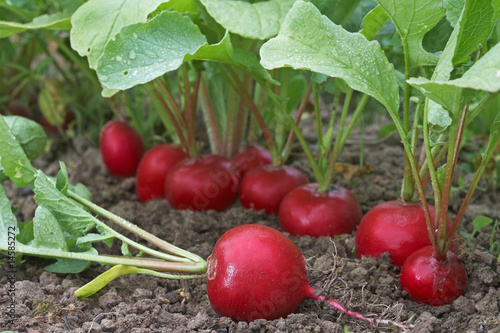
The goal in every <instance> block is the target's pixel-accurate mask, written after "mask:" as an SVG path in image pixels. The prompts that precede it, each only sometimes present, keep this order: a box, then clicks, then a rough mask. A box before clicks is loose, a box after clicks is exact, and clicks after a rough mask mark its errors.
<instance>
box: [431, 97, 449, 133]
mask: <svg viewBox="0 0 500 333" xmlns="http://www.w3.org/2000/svg"><path fill="white" fill-rule="evenodd" d="M428 109H429V115H428V116H427V121H428V122H429V123H430V124H432V125H436V126H439V127H441V128H446V127H448V126H450V125H451V122H452V120H451V116H450V112H448V111H447V110H445V109H443V108H442V107H441V106H440V105H439V104H438V103H435V102H434V103H429V106H428Z"/></svg>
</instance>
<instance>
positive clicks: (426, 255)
mask: <svg viewBox="0 0 500 333" xmlns="http://www.w3.org/2000/svg"><path fill="white" fill-rule="evenodd" d="M446 258H447V260H446V261H443V262H441V261H438V260H437V259H436V258H435V257H434V248H433V247H432V246H426V247H423V248H421V249H419V250H418V251H415V252H414V253H413V254H412V255H410V256H409V257H408V259H406V261H405V263H404V264H403V267H402V268H401V276H400V282H401V287H402V288H403V289H404V290H406V291H407V292H408V294H409V295H410V297H411V298H412V299H413V300H414V301H416V302H421V303H425V304H428V305H435V306H438V305H445V304H450V303H451V302H453V301H454V300H455V299H457V298H458V297H459V296H460V295H463V293H464V292H465V287H466V285H467V272H466V271H465V268H464V265H463V264H462V263H461V262H460V260H459V259H458V258H457V256H456V255H455V254H454V253H453V252H451V251H448V253H447V255H446Z"/></svg>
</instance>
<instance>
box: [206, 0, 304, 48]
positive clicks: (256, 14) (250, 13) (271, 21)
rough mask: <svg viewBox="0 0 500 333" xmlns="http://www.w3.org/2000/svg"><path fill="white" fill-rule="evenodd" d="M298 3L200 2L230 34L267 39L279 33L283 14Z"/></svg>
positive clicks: (287, 0) (286, 0)
mask: <svg viewBox="0 0 500 333" xmlns="http://www.w3.org/2000/svg"><path fill="white" fill-rule="evenodd" d="M295 1H297V0H269V1H264V2H257V3H248V2H244V1H233V0H200V2H201V3H202V4H203V5H204V6H205V8H206V9H207V11H208V13H209V14H210V15H211V16H212V17H213V18H214V19H215V20H216V21H217V22H218V23H219V24H220V25H221V26H223V27H224V28H226V29H227V30H229V31H230V32H232V33H234V34H237V35H240V36H243V37H247V38H252V39H269V38H271V37H273V36H276V35H277V34H278V31H279V29H280V26H281V23H282V22H283V20H284V18H285V15H286V13H287V12H288V11H289V10H290V8H292V6H293V4H294V2H295Z"/></svg>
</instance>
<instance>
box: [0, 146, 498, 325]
mask: <svg viewBox="0 0 500 333" xmlns="http://www.w3.org/2000/svg"><path fill="white" fill-rule="evenodd" d="M342 158H343V161H344V162H347V163H353V164H357V163H359V145H357V144H353V143H350V144H348V145H347V146H346V148H345V150H344V152H343V155H342ZM364 158H365V162H366V163H367V164H369V165H371V167H372V168H373V172H372V173H370V174H364V175H362V176H359V177H356V178H354V179H353V180H351V181H346V180H343V179H339V178H337V179H336V184H338V185H341V186H345V187H347V188H349V189H351V190H352V192H353V193H354V194H355V195H356V196H357V197H358V199H359V201H360V203H361V206H362V209H363V212H364V213H365V212H366V211H367V210H368V209H370V208H371V207H373V206H375V205H376V204H378V203H381V202H383V201H387V200H394V199H395V198H397V197H398V188H399V186H400V179H401V177H402V175H401V170H402V168H401V164H402V161H401V158H402V149H401V148H400V145H399V143H398V141H397V140H396V139H389V140H386V141H385V142H382V143H377V144H371V143H370V140H369V139H368V141H367V142H366V143H365V155H364ZM59 159H60V160H63V161H65V162H66V164H67V166H68V170H69V174H70V179H71V182H72V183H76V182H82V183H84V184H86V185H87V186H88V187H89V189H90V191H91V192H92V193H93V195H94V202H95V203H97V204H99V205H102V206H103V207H105V208H107V209H109V210H111V211H112V212H114V213H116V214H118V215H120V216H122V217H124V218H126V219H128V220H130V221H133V222H134V223H136V224H138V225H139V226H141V227H143V228H144V229H146V230H148V231H151V232H152V233H154V234H156V235H157V236H159V237H161V238H163V239H165V240H167V241H169V242H172V243H174V244H175V245H177V246H180V247H182V248H184V249H187V250H189V251H191V252H193V253H196V254H198V255H200V256H202V257H204V258H206V257H208V256H209V255H210V253H211V249H212V248H213V246H214V244H215V242H216V241H217V239H218V238H219V237H220V236H221V235H222V234H223V233H224V232H225V231H227V230H228V229H230V228H232V227H235V226H237V225H240V224H244V223H261V224H265V225H268V226H271V227H273V228H277V229H280V228H279V224H278V220H277V218H276V217H275V216H266V215H265V214H263V213H262V212H255V211H248V210H245V209H243V208H242V207H241V206H240V205H239V203H236V204H235V205H234V206H233V207H232V208H230V209H228V210H227V211H225V212H223V213H217V212H213V211H209V212H192V211H176V210H172V209H171V208H170V207H169V206H168V204H167V202H166V201H164V200H157V201H152V202H148V203H146V204H141V203H139V202H138V200H137V197H136V195H135V191H134V179H133V178H130V179H125V180H121V179H116V178H113V177H112V176H110V175H108V174H107V172H106V170H105V169H104V167H103V165H102V162H101V160H100V156H99V153H98V150H97V148H96V146H95V145H94V144H93V143H92V142H90V141H88V140H85V139H79V140H75V141H74V142H73V144H72V145H70V146H69V147H66V148H65V149H64V150H62V149H56V148H54V149H53V150H52V152H51V153H50V154H48V155H46V156H44V157H43V158H42V159H41V160H39V161H37V163H36V165H37V167H39V168H41V169H42V170H44V171H45V172H47V173H49V174H52V175H54V174H55V173H56V172H57V169H58V163H57V160H59ZM292 160H293V161H292V164H293V165H294V166H296V167H299V168H301V169H302V170H304V171H305V172H306V173H307V174H308V175H309V177H310V178H311V179H312V174H311V173H310V171H309V170H308V168H307V163H305V160H304V159H303V158H301V157H300V156H294V157H293V159H292ZM482 185H483V186H486V185H485V184H482ZM7 192H8V195H9V197H10V198H11V200H12V203H13V204H14V205H16V206H19V210H18V212H17V215H18V218H19V219H20V220H28V219H30V218H32V216H33V212H34V208H35V205H34V202H33V200H32V192H31V191H30V190H29V189H18V188H12V187H9V186H8V188H7ZM462 197H463V194H458V193H456V194H455V196H454V200H453V202H452V204H451V208H452V212H451V215H452V217H453V214H454V212H456V210H457V208H458V202H459V201H458V200H459V199H461V198H462ZM490 197H491V192H490V193H488V192H480V191H478V192H477V193H476V195H475V198H474V200H473V202H472V204H471V206H470V209H469V210H468V213H467V214H466V216H465V220H464V223H463V225H464V227H462V229H461V230H460V231H462V232H470V231H471V230H472V224H471V221H472V219H473V217H474V216H476V215H486V216H489V217H492V218H496V219H499V218H500V209H499V206H498V205H497V204H496V203H495V202H494V201H493V200H491V199H490ZM498 197H500V196H498ZM488 231H489V232H490V233H491V228H486V229H485V232H484V233H481V234H480V235H479V236H478V237H477V238H476V239H474V241H473V242H465V241H464V240H462V244H461V245H462V246H461V253H460V259H461V260H462V261H463V263H464V264H465V267H466V269H467V272H468V277H469V283H468V287H467V290H466V293H465V295H464V296H461V297H460V298H458V299H457V300H456V301H454V302H453V303H452V304H450V305H446V306H439V307H432V306H427V305H423V304H418V303H415V302H413V301H411V300H410V299H409V297H408V295H407V294H406V293H405V292H404V291H402V290H401V288H400V285H399V278H398V276H399V271H400V269H399V268H396V267H394V266H392V265H391V264H390V259H389V258H388V257H387V256H384V257H383V258H381V259H379V260H376V259H373V258H365V259H361V260H358V259H357V258H356V256H355V252H354V235H344V236H341V237H338V238H334V239H330V238H320V239H314V238H310V237H302V238H292V240H293V241H294V242H295V243H296V244H297V245H298V246H299V248H300V249H301V251H302V252H303V254H304V256H305V258H306V262H307V268H308V276H309V282H310V284H311V285H312V286H313V287H315V288H316V289H317V291H318V292H319V293H320V294H322V295H325V296H329V297H332V298H334V299H336V300H338V301H339V302H341V303H342V304H344V305H345V306H347V307H348V308H350V309H352V310H354V311H358V312H361V313H363V314H365V315H367V316H371V317H374V318H385V319H391V320H395V321H399V322H402V323H406V324H413V325H415V327H414V328H413V329H412V330H411V332H499V331H500V315H499V306H500V304H499V300H500V264H499V263H498V261H497V258H495V257H494V256H493V255H491V254H490V253H489V252H488V250H487V248H488V247H489V240H488V238H489V236H490V234H489V233H488ZM495 237H496V241H498V238H499V235H498V234H497V235H496V236H495ZM99 251H105V252H107V253H117V254H118V253H119V244H118V243H115V244H114V246H113V247H112V248H111V249H108V248H107V247H105V246H102V247H99ZM49 263H51V261H50V260H44V259H39V258H33V257H32V258H29V259H28V260H27V261H26V262H25V263H24V264H22V265H21V266H20V267H18V271H17V274H16V280H17V282H16V283H15V286H16V296H15V297H16V302H17V303H16V319H15V320H14V321H15V325H14V326H11V325H7V320H8V319H9V318H8V317H7V311H6V310H7V307H6V304H5V302H6V300H7V296H6V294H7V289H8V288H7V285H8V283H7V278H6V274H5V270H4V269H3V268H0V304H2V305H1V307H2V310H1V312H0V330H13V331H19V332H32V333H34V332H54V333H55V332H68V331H71V332H141V333H142V332H220V333H223V332H347V331H348V332H397V331H399V329H397V328H394V327H391V326H379V327H373V326H370V325H369V324H366V323H364V322H361V321H359V320H356V319H353V318H350V317H348V316H346V315H341V314H340V313H339V312H338V311H336V310H334V309H333V308H331V307H329V306H327V305H325V304H322V303H320V302H318V301H313V300H306V301H305V302H303V304H302V305H301V307H300V308H299V310H298V311H297V313H294V314H291V315H289V316H288V317H287V318H284V319H278V320H274V321H266V320H257V321H254V322H252V323H249V324H247V323H245V322H239V323H238V322H234V321H232V320H231V319H229V318H221V317H219V316H217V315H216V314H215V313H214V311H213V310H212V309H211V308H210V305H209V302H208V299H207V296H206V290H205V288H206V283H205V281H204V280H203V279H199V280H192V281H189V282H188V283H187V289H185V290H182V289H181V284H180V283H179V282H178V281H175V280H166V279H161V278H156V277H151V276H145V275H128V276H124V277H121V278H118V279H117V280H114V281H112V282H111V283H110V284H109V285H108V286H107V287H105V288H104V289H103V290H101V291H100V292H98V293H97V294H95V295H93V296H92V297H90V298H89V299H86V300H79V299H77V298H75V297H74V296H73V293H74V292H75V290H77V289H78V288H79V287H81V286H82V285H84V284H85V283H87V282H89V281H90V280H92V279H93V278H94V277H96V276H97V275H98V274H100V273H102V272H103V271H105V269H106V267H101V266H99V265H97V264H93V265H92V266H91V267H90V268H89V269H88V270H86V271H85V272H83V273H81V274H68V275H64V274H52V273H48V272H45V271H44V269H43V268H44V267H45V266H46V265H47V264H49ZM187 296H189V297H187Z"/></svg>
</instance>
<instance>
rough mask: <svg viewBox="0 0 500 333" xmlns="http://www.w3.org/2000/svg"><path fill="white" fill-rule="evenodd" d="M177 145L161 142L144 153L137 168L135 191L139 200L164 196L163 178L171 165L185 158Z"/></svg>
mask: <svg viewBox="0 0 500 333" xmlns="http://www.w3.org/2000/svg"><path fill="white" fill-rule="evenodd" d="M186 157H187V155H186V153H185V152H184V151H183V150H182V149H181V148H179V147H176V146H173V145H169V144H161V145H158V146H156V147H153V148H151V149H150V150H148V151H147V152H146V154H144V156H143V157H142V159H141V162H140V163H139V166H138V168H137V174H136V186H135V188H136V191H137V196H138V197H139V200H140V201H141V202H146V201H148V200H152V199H157V198H164V197H165V178H166V177H167V174H168V172H169V171H170V169H172V167H173V166H174V165H175V164H177V163H178V162H180V161H181V160H183V159H184V158H186Z"/></svg>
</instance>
